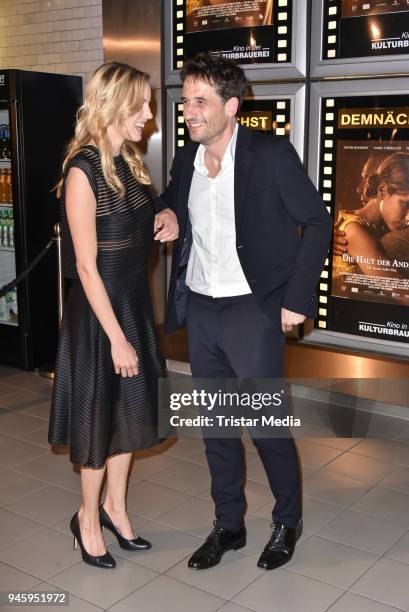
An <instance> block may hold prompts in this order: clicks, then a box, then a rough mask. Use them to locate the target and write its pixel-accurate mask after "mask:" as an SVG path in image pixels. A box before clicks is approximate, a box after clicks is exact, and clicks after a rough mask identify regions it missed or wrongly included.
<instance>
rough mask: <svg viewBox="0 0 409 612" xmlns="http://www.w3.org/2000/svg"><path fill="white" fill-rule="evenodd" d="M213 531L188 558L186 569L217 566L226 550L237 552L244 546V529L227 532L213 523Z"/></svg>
mask: <svg viewBox="0 0 409 612" xmlns="http://www.w3.org/2000/svg"><path fill="white" fill-rule="evenodd" d="M213 524H214V529H213V531H212V533H211V534H210V535H209V537H208V538H207V540H206V542H205V543H204V544H202V546H201V547H200V548H198V549H197V551H196V552H194V553H193V555H192V556H191V557H190V559H189V561H188V567H190V568H192V569H208V568H209V567H213V565H217V564H218V563H219V562H220V559H221V558H222V556H223V555H224V553H225V552H226V551H228V550H237V549H239V548H243V546H245V545H246V528H245V527H242V528H241V529H239V531H229V530H228V529H223V527H218V526H217V525H216V521H214V522H213Z"/></svg>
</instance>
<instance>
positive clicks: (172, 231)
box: [154, 208, 179, 242]
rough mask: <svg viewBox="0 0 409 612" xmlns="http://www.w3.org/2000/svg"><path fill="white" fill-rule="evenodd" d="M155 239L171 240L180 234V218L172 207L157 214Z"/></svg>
mask: <svg viewBox="0 0 409 612" xmlns="http://www.w3.org/2000/svg"><path fill="white" fill-rule="evenodd" d="M154 232H155V240H160V241H161V242H170V241H171V240H176V238H177V237H178V236H179V225H178V220H177V217H176V215H175V213H174V212H173V210H171V209H170V208H165V209H164V210H162V211H161V212H160V213H158V214H157V215H156V216H155V225H154Z"/></svg>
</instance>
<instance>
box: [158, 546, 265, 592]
mask: <svg viewBox="0 0 409 612" xmlns="http://www.w3.org/2000/svg"><path fill="white" fill-rule="evenodd" d="M263 572H264V570H262V569H260V568H258V567H257V564H256V563H255V560H254V559H253V558H252V557H248V556H246V555H241V554H240V553H239V552H238V551H228V552H226V554H225V555H223V558H222V560H221V561H220V563H219V564H218V565H217V566H216V567H211V568H210V569H207V570H206V571H203V572H201V571H198V570H192V569H190V568H189V567H187V564H186V562H185V561H182V562H181V563H178V565H175V566H174V567H173V568H172V569H170V570H169V571H168V572H166V575H167V576H170V577H171V578H175V579H176V580H181V581H182V582H186V584H190V585H191V586H193V587H196V588H198V589H201V590H203V591H207V592H208V593H213V594H214V595H217V596H218V597H224V598H225V599H232V598H233V596H234V595H236V594H237V593H238V592H239V591H241V590H242V589H244V588H245V587H246V586H248V585H249V584H250V583H251V582H253V580H255V579H256V578H257V577H258V576H261V575H262V574H263Z"/></svg>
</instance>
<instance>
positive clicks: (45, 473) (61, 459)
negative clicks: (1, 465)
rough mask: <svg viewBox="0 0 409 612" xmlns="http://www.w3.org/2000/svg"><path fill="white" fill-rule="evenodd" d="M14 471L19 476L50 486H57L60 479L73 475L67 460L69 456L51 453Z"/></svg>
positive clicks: (36, 458)
mask: <svg viewBox="0 0 409 612" xmlns="http://www.w3.org/2000/svg"><path fill="white" fill-rule="evenodd" d="M15 469H16V471H18V472H19V473H21V474H26V475H27V476H32V477H33V478H38V479H39V480H43V481H44V482H49V483H51V484H58V483H59V481H60V479H61V478H63V477H65V476H69V475H71V474H72V473H73V465H72V463H71V462H70V460H69V456H68V455H59V454H57V453H52V452H48V453H46V454H43V455H41V456H40V457H35V458H34V459H31V460H30V461H26V462H25V463H23V464H22V465H19V466H18V467H16V468H15Z"/></svg>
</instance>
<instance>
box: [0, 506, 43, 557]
mask: <svg viewBox="0 0 409 612" xmlns="http://www.w3.org/2000/svg"><path fill="white" fill-rule="evenodd" d="M41 529H44V527H43V526H42V525H40V524H39V523H35V522H34V521H31V520H29V519H26V518H24V517H22V516H18V515H17V514H13V513H12V512H8V511H7V510H3V509H2V508H0V549H2V548H6V547H7V546H10V544H13V543H14V542H17V541H18V540H22V539H24V538H26V537H27V536H30V535H32V534H34V533H37V532H38V531H40V530H41Z"/></svg>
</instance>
